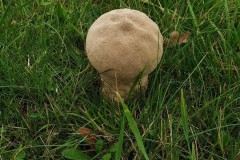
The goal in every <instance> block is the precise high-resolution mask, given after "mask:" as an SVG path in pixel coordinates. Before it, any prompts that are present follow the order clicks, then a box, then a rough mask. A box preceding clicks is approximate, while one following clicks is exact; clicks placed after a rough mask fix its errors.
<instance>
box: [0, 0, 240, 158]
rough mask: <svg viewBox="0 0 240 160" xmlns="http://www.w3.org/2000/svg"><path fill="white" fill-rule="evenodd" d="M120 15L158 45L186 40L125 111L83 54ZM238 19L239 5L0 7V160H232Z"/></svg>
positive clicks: (212, 1)
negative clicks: (140, 23)
mask: <svg viewBox="0 0 240 160" xmlns="http://www.w3.org/2000/svg"><path fill="white" fill-rule="evenodd" d="M116 8H132V9H137V10H139V11H142V12H144V13H146V14H147V15H148V16H149V17H150V18H151V19H152V20H153V21H155V22H156V23H157V24H158V26H159V28H160V30H161V32H162V34H163V35H164V37H168V36H169V34H170V33H171V32H172V31H174V30H177V31H179V32H180V33H184V32H185V31H189V32H190V37H189V38H188V43H186V44H183V45H179V46H165V47H164V55H163V57H162V60H161V63H160V64H159V65H158V67H157V68H156V70H155V71H154V72H153V73H152V74H151V75H150V77H149V88H148V90H147V91H146V93H145V94H144V93H141V94H138V95H137V96H136V97H135V98H133V99H131V100H129V101H125V102H123V101H122V103H114V102H111V101H110V100H108V99H107V98H106V97H104V96H103V95H102V94H101V92H100V89H99V88H100V83H99V75H98V73H97V72H96V71H95V70H94V69H93V68H92V67H90V66H89V65H88V59H87V57H86V54H85V49H84V47H85V38H86V34H87V30H88V28H89V27H90V26H91V24H92V23H93V22H94V20H96V19H97V18H98V17H99V16H100V15H101V14H103V13H105V12H107V11H110V10H112V9H116ZM239 21H240V2H239V1H236V0H235V1H234V0H206V1H197V0H179V1H159V0H133V1H129V0H116V1H112V0H76V1H66V0H46V1H43V0H34V1H27V0H19V1H13V0H9V1H7V0H0V159H3V160H5V159H6V160H7V159H18V160H20V159H91V158H92V159H105V160H107V159H114V158H115V159H120V158H122V159H172V160H176V159H192V160H195V159H226V160H231V159H232V160H236V159H238V158H239V157H240V36H239V35H240V23H239Z"/></svg>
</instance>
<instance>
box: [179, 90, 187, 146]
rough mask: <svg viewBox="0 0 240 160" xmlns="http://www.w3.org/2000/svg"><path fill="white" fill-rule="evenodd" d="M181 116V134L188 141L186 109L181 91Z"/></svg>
mask: <svg viewBox="0 0 240 160" xmlns="http://www.w3.org/2000/svg"><path fill="white" fill-rule="evenodd" d="M181 116H182V126H183V133H184V136H185V138H186V140H187V142H189V141H188V138H189V127H188V116H187V107H186V103H185V99H184V95H183V90H182V89H181Z"/></svg>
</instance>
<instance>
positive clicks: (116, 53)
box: [86, 9, 163, 100]
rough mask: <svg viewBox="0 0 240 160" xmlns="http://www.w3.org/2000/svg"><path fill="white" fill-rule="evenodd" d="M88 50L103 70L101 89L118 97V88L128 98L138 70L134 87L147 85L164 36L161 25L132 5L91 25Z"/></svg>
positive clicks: (94, 63)
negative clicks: (136, 82) (139, 77)
mask: <svg viewBox="0 0 240 160" xmlns="http://www.w3.org/2000/svg"><path fill="white" fill-rule="evenodd" d="M86 52H87V56H88V58H89V61H90V63H91V64H92V66H93V67H94V68H95V69H96V70H97V71H98V72H99V73H100V76H101V80H102V92H103V93H104V94H105V95H107V96H108V97H110V98H111V99H113V100H117V97H116V92H118V93H119V95H120V96H121V97H122V98H124V99H126V98H127V97H128V93H129V91H130V89H131V87H132V85H133V83H134V81H135V79H136V77H137V76H138V75H139V73H140V72H141V71H142V74H141V75H142V76H141V79H140V83H138V84H137V85H136V86H135V88H134V91H139V90H140V88H142V89H144V90H145V89H146V88H147V85H148V74H149V73H151V72H152V71H153V70H154V69H155V68H156V66H157V64H158V63H159V61H160V59H161V56H162V53H163V37H162V35H161V33H160V30H159V28H158V25H157V24H156V23H155V22H153V21H152V20H151V19H150V18H149V17H148V16H147V15H146V14H144V13H142V12H140V11H137V10H132V9H116V10H112V11H110V12H107V13H105V14H103V15H102V16H100V17H99V18H98V19H97V20H96V21H95V22H94V23H93V24H92V26H91V27H90V29H89V31H88V34H87V39H86Z"/></svg>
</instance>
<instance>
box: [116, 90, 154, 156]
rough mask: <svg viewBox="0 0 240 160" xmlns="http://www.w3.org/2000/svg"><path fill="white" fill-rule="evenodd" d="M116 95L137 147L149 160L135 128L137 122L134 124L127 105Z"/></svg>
mask: <svg viewBox="0 0 240 160" xmlns="http://www.w3.org/2000/svg"><path fill="white" fill-rule="evenodd" d="M118 97H119V99H120V102H121V105H122V106H123V110H124V114H125V116H126V117H127V121H128V124H129V126H130V129H131V130H132V132H133V134H134V137H135V138H136V141H137V144H138V147H139V149H140V151H141V152H142V154H143V156H144V157H145V159H146V160H149V157H148V155H147V152H146V150H145V147H144V145H143V141H142V136H141V135H140V132H139V130H138V128H137V124H136V122H135V120H134V119H133V117H132V114H131V112H130V111H129V109H128V107H127V105H126V104H125V103H124V101H123V99H122V98H121V97H120V95H118Z"/></svg>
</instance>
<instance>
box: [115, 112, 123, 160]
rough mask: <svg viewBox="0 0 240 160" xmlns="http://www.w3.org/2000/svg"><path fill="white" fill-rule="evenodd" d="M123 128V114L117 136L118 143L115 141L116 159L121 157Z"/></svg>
mask: <svg viewBox="0 0 240 160" xmlns="http://www.w3.org/2000/svg"><path fill="white" fill-rule="evenodd" d="M124 128H125V116H124V115H123V116H122V120H121V130H120V134H119V138H118V143H117V152H116V155H115V159H116V160H118V159H120V158H121V153H122V145H123V136H124Z"/></svg>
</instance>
